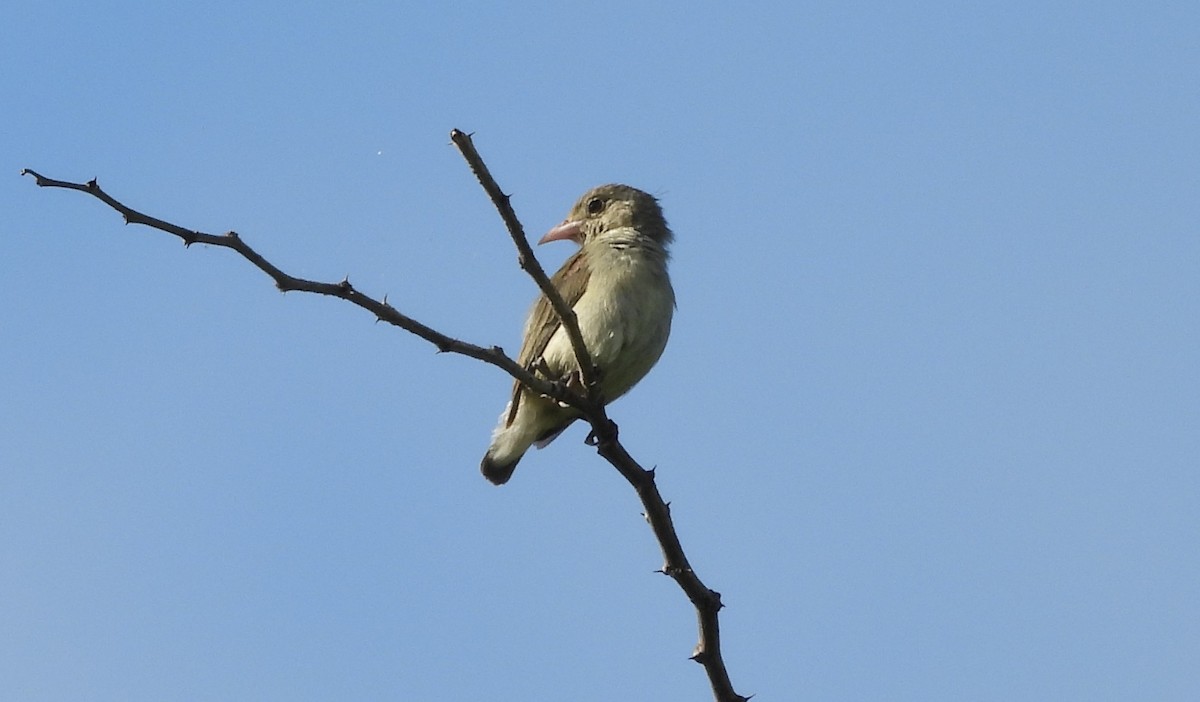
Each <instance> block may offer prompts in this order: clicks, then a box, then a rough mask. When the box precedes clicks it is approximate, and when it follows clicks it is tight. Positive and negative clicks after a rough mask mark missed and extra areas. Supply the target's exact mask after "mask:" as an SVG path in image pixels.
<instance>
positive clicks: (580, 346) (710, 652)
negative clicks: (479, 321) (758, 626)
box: [21, 129, 749, 702]
mask: <svg viewBox="0 0 1200 702" xmlns="http://www.w3.org/2000/svg"><path fill="white" fill-rule="evenodd" d="M450 138H451V140H452V141H453V142H454V143H455V145H456V146H458V148H459V150H460V151H461V152H462V154H463V157H464V158H466V159H467V162H468V164H470V166H471V170H472V171H473V172H474V173H475V175H476V177H478V178H479V181H480V183H481V184H482V185H483V187H484V190H486V191H487V193H488V195H489V196H490V197H491V199H492V202H493V204H495V206H496V208H497V210H498V211H499V212H500V216H501V218H502V219H504V222H505V225H506V226H507V228H508V230H509V234H510V235H511V236H512V238H513V241H514V242H515V243H516V245H517V249H518V251H519V252H520V257H519V260H520V264H521V268H522V269H524V270H525V271H526V272H528V273H529V275H530V276H531V277H533V279H534V280H535V281H537V283H538V287H540V288H541V289H542V292H543V293H544V294H545V295H546V296H547V297H548V298H549V299H550V302H551V304H553V305H554V309H555V311H556V312H557V313H558V314H559V317H560V319H562V322H563V326H564V327H566V329H567V333H568V335H569V336H570V339H571V344H572V346H573V347H574V350H575V357H576V361H577V362H578V363H579V367H580V371H581V375H582V377H583V379H584V381H585V383H586V384H587V387H588V396H587V397H582V396H580V395H579V394H578V393H575V392H573V391H571V390H570V389H568V388H565V387H564V386H563V384H560V383H554V382H551V381H549V380H546V379H544V378H539V377H537V376H536V375H534V374H533V373H531V372H530V371H529V370H528V369H525V368H522V367H521V366H520V365H519V364H517V362H516V361H514V360H513V359H512V358H510V357H508V356H507V355H505V353H504V351H503V349H501V348H500V347H498V346H492V347H490V348H487V347H482V346H476V345H474V344H470V343H467V342H465V341H460V340H458V339H454V338H452V337H449V336H446V335H445V334H442V333H440V332H438V331H436V330H434V329H432V328H430V327H428V326H426V325H424V324H421V323H420V322H418V321H416V320H414V319H412V318H411V317H408V316H406V315H404V314H401V313H400V312H399V311H398V310H397V309H396V308H395V307H392V306H391V305H390V304H388V301H387V297H386V296H385V297H384V298H383V300H382V301H380V300H375V299H374V298H371V297H369V296H367V295H364V294H363V293H361V292H359V291H358V290H356V289H355V288H354V286H352V285H351V284H350V281H349V279H346V280H343V281H341V282H340V283H323V282H319V281H312V280H305V279H303V278H296V277H294V276H291V275H288V274H287V273H284V272H283V271H281V270H280V269H279V268H277V267H276V266H275V265H274V264H272V263H271V262H269V261H267V260H266V259H265V258H263V257H262V255H260V254H259V253H258V252H257V251H255V250H254V249H253V248H251V247H250V245H249V244H246V243H245V242H244V241H243V240H242V238H241V237H240V236H238V234H237V233H236V232H233V231H230V232H227V233H225V234H221V235H217V234H207V233H204V232H200V231H195V230H191V229H186V228H184V227H180V226H178V225H175V224H172V223H170V222H166V221H163V220H161V219H156V218H154V217H150V216H148V215H145V214H143V213H141V212H138V211H137V210H134V209H132V208H130V207H127V206H126V205H124V204H123V203H121V202H119V201H117V200H116V199H114V198H113V197H111V196H110V195H109V194H108V193H106V192H104V191H103V190H102V189H101V188H100V186H99V185H98V184H97V182H96V180H95V179H93V180H90V181H88V182H87V183H73V182H69V181H63V180H54V179H52V178H46V177H45V176H43V175H41V174H39V173H37V172H35V171H33V170H30V169H25V170H23V171H21V175H30V176H33V178H34V180H35V182H36V183H37V185H38V186H40V187H46V188H64V189H68V190H78V191H80V192H84V193H87V194H89V195H92V196H93V197H95V198H97V199H99V200H100V201H102V202H104V203H105V204H107V205H108V206H109V207H111V208H112V209H114V210H116V211H117V212H119V213H120V214H121V215H122V216H123V217H124V218H125V222H126V224H142V225H145V226H148V227H152V228H154V229H158V230H160V231H163V232H167V233H169V234H173V235H175V236H177V237H179V238H180V239H182V240H183V243H184V245H185V246H191V245H192V244H209V245H212V246H220V247H224V248H228V249H233V250H234V251H236V252H237V253H239V254H240V255H241V256H242V257H243V258H245V259H246V260H247V261H249V262H250V263H252V264H254V266H255V267H257V268H258V269H260V270H262V271H263V272H264V273H266V274H267V275H269V276H270V277H271V278H272V279H273V280H274V281H275V285H276V287H278V288H279V289H280V290H281V291H283V292H288V291H291V290H297V291H301V292H310V293H316V294H319V295H330V296H333V297H338V298H341V299H343V300H346V301H348V302H351V303H353V304H355V305H358V306H359V307H362V308H363V309H366V310H368V311H370V312H371V313H372V314H374V315H375V317H376V319H377V320H379V321H384V322H387V323H389V324H392V325H395V326H397V327H400V328H401V329H404V330H405V331H408V332H411V333H413V334H415V335H417V336H419V337H421V338H422V339H425V340H426V341H428V342H430V343H431V344H433V345H434V346H436V347H437V348H438V350H439V351H442V352H449V353H456V354H460V355H463V356H469V357H471V358H475V359H478V360H480V361H483V362H485V363H489V364H491V365H493V366H496V367H498V368H500V369H501V370H503V371H504V372H506V373H508V374H509V375H510V376H512V377H513V378H515V379H517V380H518V381H520V382H521V383H523V384H524V385H525V386H526V387H528V388H530V389H532V390H533V391H535V392H538V393H540V394H544V395H547V396H549V397H552V398H554V399H555V400H558V401H560V402H564V403H567V404H569V405H571V406H573V407H575V408H576V409H578V410H580V412H582V413H583V414H584V417H585V418H586V419H587V421H588V423H589V424H591V427H592V433H591V435H590V436H589V439H593V438H594V444H595V446H596V451H597V452H598V453H599V454H600V455H601V456H602V457H604V459H605V460H607V461H608V462H609V463H610V464H612V466H613V467H614V468H616V469H617V471H618V472H619V473H620V474H621V475H622V476H623V477H624V478H625V480H627V481H628V482H629V484H630V485H632V486H633V487H634V489H635V490H636V491H637V494H638V497H639V498H640V500H641V502H642V506H643V508H644V509H645V515H646V520H647V521H648V522H649V523H650V527H651V529H652V530H653V531H654V536H655V538H656V539H657V540H658V543H659V546H660V548H661V549H662V553H663V561H664V563H663V567H662V569H661V572H662V573H664V574H666V575H669V576H671V578H673V579H674V580H675V582H676V583H678V584H679V587H680V588H681V589H682V590H683V592H684V594H685V595H686V596H687V598H688V599H689V600H690V601H691V602H692V604H693V605H694V606H695V608H696V614H697V619H698V621H699V629H700V641H699V642H698V643H697V645H696V648H695V650H694V651H693V653H692V656H691V657H692V659H693V660H695V661H696V662H698V663H700V664H701V665H703V666H704V669H705V672H706V673H707V675H708V678H709V682H710V684H711V685H712V689H713V695H714V697H715V699H716V700H717V702H746V701H747V700H749V698H748V697H743V696H741V695H739V694H737V693H736V692H735V691H734V690H733V685H732V683H731V682H730V680H729V674H728V672H727V671H726V669H725V661H724V659H723V657H722V656H721V644H720V629H719V626H718V619H717V613H718V612H719V611H720V609H721V607H722V604H721V595H720V593H718V592H716V591H714V590H711V589H709V588H708V587H707V586H705V585H704V583H703V582H701V580H700V578H699V577H698V576H697V575H696V573H695V572H694V571H693V570H692V567H691V565H690V564H689V563H688V560H687V556H686V555H685V554H684V552H683V547H682V545H681V544H680V542H679V536H678V535H677V534H676V532H675V525H674V523H673V522H672V521H671V513H670V508H669V507H668V505H667V503H666V502H665V501H664V500H663V499H662V495H660V494H659V492H658V486H657V484H656V483H655V480H654V471H653V470H646V469H645V468H642V467H641V466H640V465H639V464H638V463H637V461H635V460H634V459H633V457H632V456H630V455H629V453H628V452H627V451H626V450H625V447H624V446H622V445H621V443H620V441H619V440H618V438H617V426H616V424H614V423H613V422H612V421H611V420H610V419H609V418H608V416H607V414H606V413H605V409H604V404H603V401H602V400H601V399H600V398H598V396H597V394H596V392H597V391H596V390H595V389H594V388H595V386H596V383H595V382H594V379H595V378H596V377H597V374H596V373H595V370H596V369H595V367H594V366H593V365H592V361H591V358H590V356H589V355H588V352H587V348H586V346H585V345H584V343H583V336H582V334H580V333H579V325H578V322H577V321H576V319H575V314H574V312H573V311H572V310H571V309H570V308H569V307H567V305H566V303H565V301H563V299H562V296H561V295H559V294H558V291H557V290H555V289H554V287H553V286H552V285H551V284H550V280H549V279H548V278H547V277H546V273H545V271H544V270H543V269H542V267H541V264H539V263H538V261H537V259H536V257H535V256H534V255H533V250H532V249H531V248H530V246H529V242H528V241H527V240H526V239H525V234H524V229H523V228H522V227H521V223H520V222H519V221H518V220H517V217H516V214H515V213H514V212H513V210H512V205H511V204H510V203H509V198H508V196H507V195H504V193H503V191H501V190H500V187H499V186H498V185H496V182H495V180H494V179H493V178H492V176H491V174H490V173H489V172H488V170H487V166H486V165H484V163H483V160H482V159H481V158H480V157H479V154H478V153H477V152H476V151H475V147H474V145H473V144H472V143H471V139H470V136H469V135H467V134H466V133H464V132H461V131H459V130H457V129H455V130H453V131H452V132H451V134H450ZM589 379H591V381H590V382H589Z"/></svg>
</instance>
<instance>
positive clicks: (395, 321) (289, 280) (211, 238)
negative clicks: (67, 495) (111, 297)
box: [21, 168, 580, 405]
mask: <svg viewBox="0 0 1200 702" xmlns="http://www.w3.org/2000/svg"><path fill="white" fill-rule="evenodd" d="M21 175H30V176H33V178H34V180H35V182H36V183H37V184H38V186H40V187H43V188H64V189H67V190H78V191H80V192H84V193H87V194H89V195H91V196H93V197H95V198H96V199H98V200H100V201H101V202H103V203H105V204H106V205H108V206H109V207H111V208H112V209H114V210H116V211H117V212H119V213H121V216H123V217H124V218H125V223H126V224H142V225H145V226H147V227H151V228H153V229H158V230H159V231H163V232H167V233H168V234H174V235H175V236H177V237H179V238H180V239H182V240H183V243H184V246H191V245H192V244H208V245H211V246H220V247H223V248H227V249H233V250H234V251H236V252H238V253H239V254H241V256H242V257H243V258H245V259H246V260H247V261H249V262H250V263H252V264H254V266H255V267H257V268H258V269H259V270H261V271H262V272H264V273H266V274H267V275H269V276H271V278H272V279H273V280H274V281H275V287H277V288H279V289H280V290H281V291H283V292H289V291H292V290H295V291H299V292H308V293H316V294H318V295H330V296H332V297H338V298H341V299H343V300H346V301H347V302H351V303H353V304H355V305H358V306H359V307H362V308H363V309H365V310H367V311H369V312H371V313H372V314H374V315H375V318H376V319H378V320H379V321H381V322H387V323H388V324H392V325H394V326H397V327H400V328H401V329H403V330H405V331H407V332H411V333H413V334H415V335H417V336H419V337H421V338H422V339H424V340H426V341H428V342H429V343H431V344H433V345H434V346H436V347H437V349H438V351H441V352H443V353H456V354H459V355H462V356H469V357H471V358H474V359H477V360H480V361H483V362H484V363H490V364H491V365H493V366H496V367H497V368H500V369H501V370H503V371H504V372H505V373H508V374H509V375H511V376H512V377H513V378H515V379H517V380H519V381H521V382H522V383H524V384H525V385H526V386H527V387H529V388H532V389H533V390H534V391H535V392H538V393H541V394H543V395H547V396H549V397H553V398H554V399H556V400H558V401H560V402H565V403H567V404H571V405H575V404H578V403H579V401H580V398H579V397H578V395H577V394H576V393H573V392H570V391H568V390H567V389H566V388H563V387H562V386H560V385H559V384H557V383H552V382H550V381H548V380H546V379H544V378H539V377H537V376H536V375H534V374H533V373H531V372H529V370H527V369H525V368H522V367H521V366H520V364H518V363H517V362H516V361H514V360H513V359H512V358H510V357H509V356H507V355H506V354H505V353H504V350H503V349H501V348H500V347H499V346H491V347H483V346H477V345H475V344H471V343H467V342H465V341H461V340H459V339H455V338H453V337H450V336H447V335H445V334H442V333H441V332H439V331H437V330H435V329H432V328H430V327H428V326H426V325H424V324H422V323H420V322H418V321H417V320H415V319H413V318H412V317H409V316H407V315H404V314H401V313H400V311H399V310H397V309H396V308H395V307H393V306H392V305H391V304H389V303H388V302H387V301H386V300H384V301H382V302H381V301H379V300H376V299H374V298H372V297H370V296H368V295H364V294H363V293H361V292H359V291H358V290H356V289H355V288H354V286H353V285H351V284H350V281H349V280H348V279H347V280H343V281H341V282H340V283H323V282H319V281H315V280H305V279H304V278H297V277H295V276H291V275H288V274H287V273H284V272H283V271H281V270H279V268H277V267H276V266H275V265H274V264H272V263H271V262H270V261H268V260H267V259H265V258H263V257H262V255H261V254H259V253H258V252H257V251H255V250H254V249H253V248H251V247H250V245H249V244H247V243H246V242H245V241H244V240H243V239H242V238H241V237H240V236H239V235H238V234H237V232H233V231H230V232H226V233H225V234H206V233H204V232H200V231H196V230H192V229H186V228H184V227H181V226H179V225H177V224H171V223H170V222H165V221H163V220H161V219H157V218H155V217H151V216H149V215H146V214H143V213H141V212H138V211H137V210H135V209H133V208H131V207H128V206H127V205H125V204H124V203H122V202H119V201H118V200H116V199H115V198H113V197H112V196H111V195H109V194H108V193H106V192H104V190H102V189H101V188H100V185H99V184H98V183H97V182H96V180H95V179H92V180H89V181H88V182H86V183H72V182H69V181H65V180H55V179H53V178H47V177H45V176H43V175H42V174H40V173H38V172H36V171H33V170H30V169H28V168H26V169H25V170H23V171H21Z"/></svg>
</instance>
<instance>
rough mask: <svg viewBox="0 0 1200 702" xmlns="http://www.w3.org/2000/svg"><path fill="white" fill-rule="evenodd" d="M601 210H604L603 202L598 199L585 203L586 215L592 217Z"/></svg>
mask: <svg viewBox="0 0 1200 702" xmlns="http://www.w3.org/2000/svg"><path fill="white" fill-rule="evenodd" d="M603 210H604V200H602V199H600V198H598V197H594V198H592V199H591V200H588V203H587V211H588V214H593V215H594V214H600V212H601V211H603Z"/></svg>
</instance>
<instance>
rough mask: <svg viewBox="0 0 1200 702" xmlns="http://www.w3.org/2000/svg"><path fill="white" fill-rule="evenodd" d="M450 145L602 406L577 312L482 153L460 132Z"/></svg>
mask: <svg viewBox="0 0 1200 702" xmlns="http://www.w3.org/2000/svg"><path fill="white" fill-rule="evenodd" d="M450 141H452V142H454V145H455V146H457V147H458V150H459V152H461V153H462V155H463V158H465V159H466V160H467V165H468V166H470V167H471V172H472V173H474V174H475V177H476V178H477V179H479V184H480V185H482V186H483V189H484V191H485V192H487V194H488V197H490V198H491V199H492V204H493V205H495V206H496V211H497V212H499V213H500V219H502V220H504V226H505V227H507V228H508V234H509V236H511V237H512V240H513V243H514V244H516V245H517V263H518V264H520V266H521V269H522V270H524V271H525V272H526V273H528V274H529V277H531V278H533V281H534V282H535V283H537V286H538V287H539V288H541V290H542V294H543V295H545V296H546V298H547V299H549V300H550V305H551V306H552V307H554V312H555V313H556V314H558V318H559V319H560V320H562V324H563V329H565V330H566V331H567V338H569V339H570V340H571V348H572V349H574V351H575V362H576V363H578V364H579V374H580V379H581V380H582V381H583V386H584V387H585V388H587V390H588V396H589V397H590V398H591V400H592V401H593V402H596V403H599V397H598V392H599V387H600V385H599V383H598V382H597V381H598V380H599V372H598V370H597V368H596V366H595V365H594V364H593V363H592V356H591V354H590V353H588V349H587V345H586V344H584V343H583V334H582V333H581V332H580V331H579V320H578V319H577V318H576V317H575V310H573V309H572V308H571V306H570V305H568V304H567V302H566V300H564V299H563V297H562V295H560V294H559V293H558V290H557V289H555V287H554V286H553V285H551V284H550V278H549V277H547V276H546V271H545V269H543V268H542V264H541V263H540V262H538V260H537V256H534V255H533V248H532V247H530V246H529V239H528V238H527V237H526V236H525V228H524V227H523V226H521V221H520V220H519V219H517V213H516V212H515V211H513V208H512V201H511V198H510V197H509V196H508V195H505V194H504V191H503V190H501V189H500V186H499V185H497V184H496V179H495V178H493V177H492V174H491V171H489V170H488V167H487V164H485V163H484V162H483V159H482V158H481V157H480V156H479V152H478V151H476V150H475V144H474V142H472V141H471V135H470V134H468V133H466V132H464V131H462V130H459V129H451V130H450Z"/></svg>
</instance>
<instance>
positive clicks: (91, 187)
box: [84, 178, 100, 193]
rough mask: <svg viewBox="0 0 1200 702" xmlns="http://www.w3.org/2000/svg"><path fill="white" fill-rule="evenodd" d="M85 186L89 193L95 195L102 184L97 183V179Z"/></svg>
mask: <svg viewBox="0 0 1200 702" xmlns="http://www.w3.org/2000/svg"><path fill="white" fill-rule="evenodd" d="M84 185H86V186H87V189H88V192H89V193H95V192H96V191H97V190H99V189H100V184H99V183H97V182H96V179H95V178H92V179H91V180H89V181H88V182H86V183H84Z"/></svg>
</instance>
